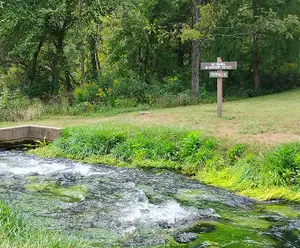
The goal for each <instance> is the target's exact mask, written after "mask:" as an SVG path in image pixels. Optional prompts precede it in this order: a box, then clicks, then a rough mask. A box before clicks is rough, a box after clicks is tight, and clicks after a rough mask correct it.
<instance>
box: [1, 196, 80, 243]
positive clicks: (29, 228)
mask: <svg viewBox="0 0 300 248" xmlns="http://www.w3.org/2000/svg"><path fill="white" fill-rule="evenodd" d="M12 247H13V248H46V247H47V248H67V247H72V248H76V247H78V248H79V247H80V248H82V247H85V245H84V243H81V242H80V241H76V240H73V239H72V238H67V237H66V236H64V235H62V234H59V233H57V232H52V231H49V230H47V229H42V228H39V227H38V226H35V225H34V223H32V222H30V221H29V220H26V221H25V220H24V218H23V217H22V216H21V215H19V214H17V213H15V212H13V211H12V210H11V209H10V208H9V207H8V206H7V205H5V204H3V203H2V202H1V201H0V248H12Z"/></svg>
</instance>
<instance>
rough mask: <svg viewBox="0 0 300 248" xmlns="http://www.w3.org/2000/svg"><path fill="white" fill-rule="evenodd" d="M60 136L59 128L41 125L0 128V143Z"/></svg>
mask: <svg viewBox="0 0 300 248" xmlns="http://www.w3.org/2000/svg"><path fill="white" fill-rule="evenodd" d="M60 136H61V129H60V128H54V127H43V126H19V127H10V128H0V144H5V143H9V144H11V143H18V142H22V141H35V140H44V139H46V140H47V141H53V140H55V139H57V138H59V137H60Z"/></svg>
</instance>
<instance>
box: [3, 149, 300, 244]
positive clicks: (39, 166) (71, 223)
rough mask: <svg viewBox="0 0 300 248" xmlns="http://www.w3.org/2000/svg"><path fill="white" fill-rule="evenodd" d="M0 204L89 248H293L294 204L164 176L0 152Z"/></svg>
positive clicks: (298, 220) (296, 240)
mask: <svg viewBox="0 0 300 248" xmlns="http://www.w3.org/2000/svg"><path fill="white" fill-rule="evenodd" d="M0 200H1V201H3V202H5V203H7V204H9V205H10V206H13V208H16V209H20V210H21V211H22V213H24V215H25V217H26V218H32V219H33V220H34V221H35V222H36V225H38V226H39V225H40V226H43V227H46V228H49V229H52V230H63V231H64V232H66V233H67V235H74V236H77V237H80V238H83V239H84V240H85V241H86V242H87V243H88V244H89V246H90V247H164V246H166V244H167V243H168V240H170V239H171V240H173V243H174V247H177V244H181V245H182V246H179V245H178V247H237V248H242V247H251V248H255V247H264V248H266V247H278V248H279V247H296V248H297V247H300V206H299V205H300V204H285V203H283V202H281V203H280V202H255V201H254V200H251V199H249V198H246V197H242V196H238V195H235V194H232V193H230V192H228V191H226V190H222V189H218V188H215V187H211V186H207V185H204V184H201V183H200V182H198V181H196V180H192V179H190V178H188V177H185V176H183V175H179V174H176V173H173V172H170V171H165V170H139V169H126V168H117V167H111V166H106V165H88V164H83V163H77V162H74V161H70V160H64V159H41V158H36V157H34V156H29V155H27V154H26V153H24V152H22V151H0ZM175 242H176V243H175ZM169 247H173V246H169Z"/></svg>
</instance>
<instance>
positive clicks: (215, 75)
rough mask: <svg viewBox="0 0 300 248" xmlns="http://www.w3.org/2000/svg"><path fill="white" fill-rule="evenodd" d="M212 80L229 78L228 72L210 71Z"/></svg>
mask: <svg viewBox="0 0 300 248" xmlns="http://www.w3.org/2000/svg"><path fill="white" fill-rule="evenodd" d="M209 77H210V78H228V71H220V72H219V71H210V72H209Z"/></svg>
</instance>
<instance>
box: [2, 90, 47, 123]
mask: <svg viewBox="0 0 300 248" xmlns="http://www.w3.org/2000/svg"><path fill="white" fill-rule="evenodd" d="M0 103H1V105H0V121H23V120H25V121H26V120H27V121H28V120H33V119H37V118H39V117H40V116H41V114H42V111H43V106H42V103H41V101H40V100H38V99H34V100H30V99H29V98H28V97H26V96H24V95H22V93H21V91H20V90H18V89H17V90H15V91H14V92H13V93H11V92H10V90H9V89H8V88H6V87H5V88H3V91H2V94H1V92H0Z"/></svg>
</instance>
